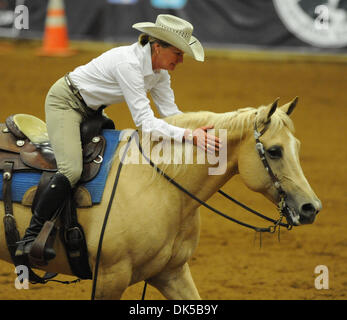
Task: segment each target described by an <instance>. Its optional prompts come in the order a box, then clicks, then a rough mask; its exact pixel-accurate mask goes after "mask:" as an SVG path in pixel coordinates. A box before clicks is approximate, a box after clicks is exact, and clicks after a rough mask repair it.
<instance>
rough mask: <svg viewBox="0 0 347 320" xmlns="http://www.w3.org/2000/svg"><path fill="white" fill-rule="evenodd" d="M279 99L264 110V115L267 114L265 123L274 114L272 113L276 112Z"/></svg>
mask: <svg viewBox="0 0 347 320" xmlns="http://www.w3.org/2000/svg"><path fill="white" fill-rule="evenodd" d="M279 99H280V98H277V99H276V100H275V101H274V102H273V103H272V104H270V105H269V106H268V107H267V110H266V113H267V118H266V119H267V121H269V120H270V118H271V116H272V115H273V114H274V112H275V111H276V108H277V106H278V100H279Z"/></svg>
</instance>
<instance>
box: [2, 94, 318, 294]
mask: <svg viewBox="0 0 347 320" xmlns="http://www.w3.org/2000/svg"><path fill="white" fill-rule="evenodd" d="M296 103H297V99H295V100H293V101H292V102H290V103H288V104H286V105H284V106H282V107H280V108H277V101H276V102H274V103H273V104H270V105H268V106H261V107H259V108H245V109H240V110H237V111H234V112H228V113H222V114H216V113H212V112H197V113H186V114H180V115H176V116H172V117H169V118H167V119H166V121H167V122H169V123H171V124H174V125H177V126H181V127H186V128H192V129H194V128H198V127H201V126H205V125H211V124H212V125H214V129H215V132H216V134H218V132H219V131H218V130H220V129H225V130H227V131H226V132H227V134H226V135H225V137H224V141H222V143H223V148H225V149H224V150H226V153H225V155H226V167H225V170H224V173H223V174H213V175H212V174H209V170H208V169H210V166H211V165H210V164H209V163H204V164H203V163H202V164H201V163H200V164H196V163H193V164H184V163H182V164H181V165H177V164H176V165H173V164H172V165H171V164H166V165H165V166H162V167H164V170H165V173H166V174H167V175H169V176H172V177H174V179H175V181H177V182H178V183H179V184H181V185H182V186H184V187H185V188H186V189H187V190H189V191H190V192H191V193H192V194H194V195H195V196H197V197H198V198H199V199H201V200H203V201H207V200H208V199H209V198H210V197H211V196H212V195H213V194H214V193H216V192H217V191H218V189H219V188H220V187H221V186H223V185H224V184H225V183H226V182H227V181H228V180H229V179H230V178H231V177H232V176H234V175H236V174H240V175H241V176H242V179H243V181H244V183H245V184H246V185H247V186H248V187H249V188H250V189H251V190H253V191H256V192H260V193H262V194H263V195H264V196H265V197H267V198H268V199H270V200H271V201H272V202H274V203H275V204H278V203H279V201H280V196H279V192H278V188H276V186H274V184H273V181H272V180H271V177H270V176H269V174H268V172H267V171H266V170H265V169H264V166H263V164H262V161H261V159H260V158H259V155H258V153H257V151H256V148H255V141H254V125H256V127H257V128H258V129H259V130H260V129H262V128H266V131H265V132H264V133H263V135H262V136H261V138H260V139H261V141H262V143H263V146H264V149H265V155H266V158H267V160H268V163H269V164H270V166H271V168H272V171H273V172H274V174H275V175H276V177H277V178H278V181H279V182H280V184H281V187H282V189H283V190H284V192H285V193H286V195H287V199H286V202H287V205H288V206H289V208H290V211H291V213H292V217H291V220H292V221H291V223H292V224H295V225H299V224H305V223H312V222H313V221H314V219H315V216H316V214H317V213H318V211H319V210H320V209H321V203H320V200H319V199H318V198H317V196H316V195H315V193H314V192H313V190H312V189H311V187H310V185H309V183H308V182H307V180H306V178H305V176H304V174H303V172H302V169H301V167H300V163H299V157H298V152H299V145H300V142H299V141H298V140H297V139H296V138H295V137H294V135H293V130H294V128H293V123H292V121H291V120H290V118H289V116H288V115H289V114H290V113H291V112H292V110H293V109H294V107H295V105H296ZM276 108H277V109H276ZM270 120H271V121H270ZM125 144H126V142H125V141H122V142H121V144H120V146H119V147H118V149H117V154H116V156H115V160H114V163H113V165H112V168H111V170H110V174H109V177H108V180H107V183H106V188H105V191H104V195H103V200H102V202H101V203H100V204H99V205H94V206H93V207H91V208H80V209H78V219H79V223H80V224H81V225H82V226H83V228H84V232H85V235H86V239H87V244H88V250H89V259H90V265H91V267H92V269H93V267H94V266H95V262H96V256H97V248H98V243H99V238H100V230H101V228H102V224H103V219H104V215H105V211H106V207H107V206H108V202H109V199H110V195H111V190H112V187H113V183H114V180H115V176H116V171H117V168H118V166H119V163H120V159H121V158H120V156H121V153H122V152H124V150H125V148H124V146H125ZM132 147H134V148H135V149H136V148H137V146H136V142H135V140H134V141H132V142H131V148H132ZM135 149H134V150H135ZM182 149H183V148H182ZM194 149H195V150H196V148H195V147H194ZM128 151H129V152H133V149H130V150H128ZM199 206H200V204H199V203H198V202H196V201H195V200H194V199H192V198H190V197H189V196H188V195H186V194H184V193H182V192H181V191H180V190H179V189H177V188H176V187H175V186H174V185H172V184H170V183H169V182H168V181H167V180H166V179H164V178H163V177H162V176H161V175H158V174H156V173H154V169H153V168H152V167H151V166H150V165H148V164H147V163H145V161H144V162H143V163H142V164H136V163H131V161H129V162H128V163H127V164H126V163H124V165H123V167H122V171H121V174H120V179H119V182H118V187H117V192H116V194H115V197H114V198H113V202H112V207H111V211H110V215H109V218H108V223H107V226H106V229H105V233H104V238H103V245H102V251H101V255H100V264H99V270H98V271H99V272H98V282H97V285H96V292H95V297H96V298H97V299H120V298H121V296H122V294H123V292H124V291H125V289H126V288H127V287H128V286H130V285H132V284H135V283H137V282H140V281H143V280H146V281H147V282H148V283H149V284H151V285H152V286H154V287H156V288H157V289H158V290H159V291H160V292H161V293H162V294H163V295H164V296H165V297H166V298H168V299H200V295H199V293H198V290H197V288H196V286H195V284H194V281H193V278H192V275H191V273H190V270H189V266H188V263H187V261H188V260H189V259H190V258H191V257H192V255H193V253H194V250H195V248H196V247H197V244H198V239H199V235H200V234H199V232H200V216H199V210H198V209H199ZM0 214H3V206H1V207H0ZM14 215H15V217H16V220H17V225H18V229H19V231H20V233H21V235H22V234H23V233H24V231H25V228H26V227H27V226H28V225H29V219H30V217H31V212H30V209H29V208H28V207H23V206H22V205H20V204H18V203H15V204H14ZM287 220H288V219H287ZM0 234H1V235H0V241H1V242H0V257H1V259H3V260H6V261H8V262H11V258H10V255H9V253H8V251H7V247H6V244H5V240H4V229H3V226H2V225H1V226H0ZM55 250H56V252H57V257H56V258H55V259H54V260H53V261H50V263H49V264H48V265H47V266H45V267H42V269H44V270H46V271H51V272H58V273H62V274H67V275H72V272H71V270H70V267H69V264H68V261H67V258H66V256H65V251H64V248H63V245H62V243H61V242H60V240H59V239H58V238H57V239H56V241H55Z"/></svg>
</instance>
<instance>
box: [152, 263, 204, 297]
mask: <svg viewBox="0 0 347 320" xmlns="http://www.w3.org/2000/svg"><path fill="white" fill-rule="evenodd" d="M148 283H149V284H150V285H152V286H153V287H155V288H157V289H158V290H159V291H160V292H161V293H162V294H163V295H164V296H165V297H166V298H167V299H171V300H200V299H201V297H200V295H199V292H198V289H197V288H196V286H195V283H194V281H193V278H192V275H191V273H190V269H189V266H188V263H185V264H184V265H183V266H181V267H179V268H177V269H170V270H165V271H163V272H161V273H160V274H158V275H156V276H155V277H153V278H151V279H149V280H148Z"/></svg>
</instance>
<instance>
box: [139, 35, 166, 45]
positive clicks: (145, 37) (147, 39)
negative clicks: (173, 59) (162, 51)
mask: <svg viewBox="0 0 347 320" xmlns="http://www.w3.org/2000/svg"><path fill="white" fill-rule="evenodd" d="M138 42H139V43H140V44H141V45H142V46H143V47H144V46H145V45H146V44H147V43H148V42H149V43H150V45H151V46H152V44H153V43H158V44H159V45H160V46H161V47H163V48H168V47H172V45H171V44H170V43H167V42H165V41H163V40H159V39H157V38H154V37H152V36H150V35H148V34H146V33H141V34H140V35H139V39H138Z"/></svg>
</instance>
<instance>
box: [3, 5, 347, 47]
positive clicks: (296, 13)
mask: <svg viewBox="0 0 347 320" xmlns="http://www.w3.org/2000/svg"><path fill="white" fill-rule="evenodd" d="M18 3H24V4H25V5H26V6H27V7H28V9H29V13H30V27H29V30H21V31H20V32H19V35H18V36H19V37H29V38H30V37H40V36H42V32H43V30H44V26H45V17H46V8H47V3H48V0H22V1H18V0H17V1H16V0H0V27H1V24H2V27H6V25H5V26H4V23H1V20H2V19H1V10H3V11H4V10H10V9H11V8H12V9H13V8H14V7H15V6H16V5H18ZM64 3H65V10H66V17H67V25H68V30H69V35H70V38H72V39H91V40H100V41H115V42H124V41H132V40H134V39H136V37H137V34H138V33H137V31H135V30H134V29H132V28H131V25H132V24H133V23H136V22H140V21H152V22H154V21H155V18H156V16H157V15H158V14H160V13H171V14H174V15H177V16H179V17H182V18H184V19H186V20H188V21H190V22H191V23H192V24H193V25H194V28H195V35H196V36H197V37H198V38H199V40H201V42H202V43H204V44H205V45H206V44H211V45H224V46H225V45H227V46H231V45H251V46H266V47H267V46H270V47H287V48H288V47H291V48H298V47H300V48H307V49H314V50H323V51H324V50H325V51H341V50H342V51H346V47H347V0H340V1H332V2H330V1H328V0H299V1H297V0H176V1H175V0H65V1H64ZM160 3H164V4H165V3H166V7H165V6H164V7H165V8H161V9H160V8H158V4H160ZM276 3H280V5H281V6H284V8H282V17H281V14H279V13H278V9H276ZM332 3H335V4H334V6H332ZM286 6H287V8H286ZM319 6H325V8H327V10H328V11H327V12H328V16H327V15H325V16H324V15H322V13H321V12H319V10H318V11H317V8H318V7H319ZM170 7H171V8H170ZM293 8H294V9H295V10H294V9H293ZM283 10H284V17H285V18H288V19H291V20H292V21H295V19H297V21H296V22H294V23H295V24H296V25H297V26H298V27H300V23H299V22H300V15H304V16H307V18H309V19H310V20H309V21H310V24H311V25H310V26H307V25H306V26H302V27H301V29H302V30H301V31H302V32H305V29H306V31H308V30H307V29H309V28H312V29H313V31H314V32H315V35H319V32H320V31H319V30H314V28H316V25H315V23H317V22H318V23H321V24H322V23H326V26H327V27H328V28H330V29H329V30H328V31H327V30H323V31H322V35H321V38H324V37H329V36H330V37H331V33H332V31H334V30H335V29H336V30H335V33H336V34H337V36H338V38H339V39H340V40H339V41H338V43H337V44H334V45H331V44H329V43H328V41H326V44H324V39H323V41H321V43H319V44H317V43H312V41H310V35H308V38H309V39H308V41H307V39H305V38H303V37H302V36H300V34H299V35H298V34H297V33H295V32H293V30H291V31H290V28H287V27H286V23H284V22H283V21H284V20H283ZM286 10H287V11H288V13H287V11H286ZM337 18H338V19H339V21H338V22H339V25H338V28H337V27H336V25H337V24H336V23H335V22H336V21H337ZM324 19H325V20H324ZM333 23H335V24H334V25H333ZM333 26H335V27H334V28H335V29H334V30H333V28H332V27H333ZM7 27H11V26H10V25H7ZM299 29H300V28H299ZM299 31H300V30H299ZM301 31H300V32H301ZM306 33H307V32H306ZM0 36H1V30H0ZM333 36H334V35H333ZM306 38H307V35H306ZM322 43H323V44H322ZM341 48H342V49H341Z"/></svg>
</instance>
